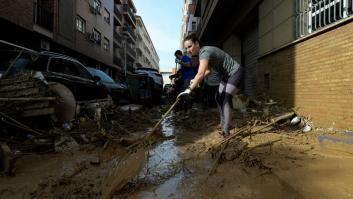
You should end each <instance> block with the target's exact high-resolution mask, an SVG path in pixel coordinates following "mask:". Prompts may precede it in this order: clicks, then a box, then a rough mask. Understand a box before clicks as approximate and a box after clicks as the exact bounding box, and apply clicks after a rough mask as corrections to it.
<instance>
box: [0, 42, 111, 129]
mask: <svg viewBox="0 0 353 199" xmlns="http://www.w3.org/2000/svg"><path fill="white" fill-rule="evenodd" d="M0 44H1V45H0V47H1V48H0V54H1V56H0V74H1V75H0V76H1V79H3V78H4V77H8V76H10V77H11V76H13V75H16V74H19V73H25V72H29V71H36V72H40V73H41V74H42V75H43V79H44V81H46V82H47V83H48V86H49V88H50V90H51V91H53V92H54V93H56V94H57V95H58V96H59V97H60V98H61V100H60V103H58V104H57V107H56V111H58V112H61V113H59V114H57V115H58V117H59V118H58V119H59V120H60V121H61V122H65V121H70V120H72V119H73V118H74V115H75V111H76V105H77V104H78V103H80V102H87V101H97V100H103V101H104V100H107V101H108V99H109V97H108V91H107V89H106V88H105V87H104V85H102V84H101V82H100V80H101V79H100V77H98V76H93V75H91V73H90V72H89V71H88V70H87V69H86V67H85V66H84V65H83V64H82V63H80V62H79V61H78V60H76V59H74V58H72V57H69V56H66V55H63V54H59V53H53V52H37V51H34V50H31V49H27V48H24V47H20V46H17V45H15V44H10V43H8V42H5V41H0ZM4 46H5V47H4Z"/></svg>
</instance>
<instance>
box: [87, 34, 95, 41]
mask: <svg viewBox="0 0 353 199" xmlns="http://www.w3.org/2000/svg"><path fill="white" fill-rule="evenodd" d="M86 38H87V40H88V41H91V42H96V38H95V37H94V34H93V32H87V33H86Z"/></svg>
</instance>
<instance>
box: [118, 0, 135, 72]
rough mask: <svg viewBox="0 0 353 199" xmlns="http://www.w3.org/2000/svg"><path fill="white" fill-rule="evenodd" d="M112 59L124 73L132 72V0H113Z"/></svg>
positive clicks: (133, 13)
mask: <svg viewBox="0 0 353 199" xmlns="http://www.w3.org/2000/svg"><path fill="white" fill-rule="evenodd" d="M114 2H115V6H114V45H113V54H114V57H113V61H114V63H115V64H116V65H120V66H122V67H121V68H122V69H123V70H122V71H123V72H124V75H125V76H126V75H128V74H132V73H133V71H134V64H135V60H136V7H135V5H134V3H133V1H132V0H115V1H114Z"/></svg>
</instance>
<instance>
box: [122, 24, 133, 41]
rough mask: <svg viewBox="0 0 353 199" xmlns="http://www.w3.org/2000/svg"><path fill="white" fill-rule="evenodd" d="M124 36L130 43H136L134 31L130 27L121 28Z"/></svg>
mask: <svg viewBox="0 0 353 199" xmlns="http://www.w3.org/2000/svg"><path fill="white" fill-rule="evenodd" d="M123 31H124V34H125V35H126V36H127V37H128V40H129V41H130V42H136V34H135V31H134V30H133V29H132V28H131V27H130V26H124V27H123Z"/></svg>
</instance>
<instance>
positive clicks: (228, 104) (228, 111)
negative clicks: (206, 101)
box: [215, 68, 242, 133]
mask: <svg viewBox="0 0 353 199" xmlns="http://www.w3.org/2000/svg"><path fill="white" fill-rule="evenodd" d="M241 77H242V68H239V69H238V71H237V72H236V73H234V74H233V75H231V76H230V77H229V78H223V79H222V81H221V83H220V84H219V87H218V92H216V96H215V99H216V102H217V106H218V110H219V114H220V120H221V124H222V125H223V132H225V133H229V130H230V129H229V126H230V121H231V119H232V99H233V96H234V95H236V94H237V92H238V91H239V88H238V87H239V83H240V80H241Z"/></svg>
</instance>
